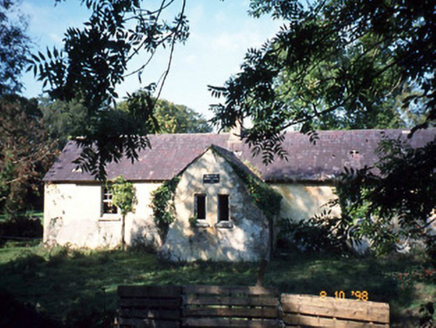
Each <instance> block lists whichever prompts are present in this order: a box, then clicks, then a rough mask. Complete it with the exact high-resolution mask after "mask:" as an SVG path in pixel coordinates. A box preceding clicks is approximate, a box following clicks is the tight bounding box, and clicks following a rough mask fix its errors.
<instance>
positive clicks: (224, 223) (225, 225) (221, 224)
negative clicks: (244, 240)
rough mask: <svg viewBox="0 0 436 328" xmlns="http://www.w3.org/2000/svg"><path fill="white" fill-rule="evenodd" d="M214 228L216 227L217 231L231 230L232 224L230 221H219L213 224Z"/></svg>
mask: <svg viewBox="0 0 436 328" xmlns="http://www.w3.org/2000/svg"><path fill="white" fill-rule="evenodd" d="M215 227H217V228H218V229H233V227H234V224H233V223H232V222H230V221H220V222H218V223H217V224H215Z"/></svg>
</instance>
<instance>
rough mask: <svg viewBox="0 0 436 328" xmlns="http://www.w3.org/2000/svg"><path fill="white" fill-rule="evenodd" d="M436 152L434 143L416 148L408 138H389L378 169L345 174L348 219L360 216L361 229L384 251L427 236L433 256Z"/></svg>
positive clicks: (341, 187) (341, 191)
mask: <svg viewBox="0 0 436 328" xmlns="http://www.w3.org/2000/svg"><path fill="white" fill-rule="evenodd" d="M435 155H436V144H435V143H434V142H431V143H429V144H427V145H426V146H424V147H422V148H412V147H411V146H410V145H409V144H408V143H406V142H405V141H404V140H401V139H394V140H393V139H388V138H385V139H384V140H383V141H382V142H381V143H380V145H379V147H378V156H379V161H378V162H377V163H375V165H374V167H365V168H363V169H361V170H346V171H345V173H344V174H343V175H342V177H341V180H340V181H339V183H338V186H337V191H338V196H339V199H340V201H341V203H340V205H341V209H342V217H343V218H344V220H350V218H352V219H355V220H356V219H359V220H360V223H359V225H357V226H356V228H357V233H358V234H360V235H365V236H368V237H369V238H371V239H372V240H373V246H374V247H375V249H376V250H378V252H379V253H383V252H388V251H391V250H392V249H394V247H395V242H396V241H398V240H399V239H401V238H411V239H420V240H423V241H424V242H425V243H426V244H427V249H428V251H429V255H430V256H431V257H433V255H434V253H433V252H434V247H433V246H432V245H434V243H435V241H434V239H435V237H434V236H432V235H431V233H428V229H429V226H430V225H431V223H432V222H431V220H430V219H429V218H430V217H431V216H432V213H433V210H434V208H436V196H435V194H434V190H435V188H436V178H435V176H434V170H435V168H436V167H435V163H434V158H435ZM394 222H397V225H398V228H397V229H394Z"/></svg>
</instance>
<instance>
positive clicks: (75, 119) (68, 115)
mask: <svg viewBox="0 0 436 328" xmlns="http://www.w3.org/2000/svg"><path fill="white" fill-rule="evenodd" d="M38 103H39V104H38V106H39V108H40V110H41V112H42V115H43V118H44V128H45V130H46V131H47V135H48V137H49V138H50V140H52V141H56V142H57V144H58V147H59V149H62V148H63V147H64V146H65V145H66V143H67V141H68V140H69V138H70V137H71V136H79V135H80V132H81V131H80V130H81V127H82V126H84V125H86V124H87V122H86V108H85V107H84V105H83V104H82V103H81V102H80V101H77V100H76V99H73V100H71V101H69V102H66V101H61V100H55V101H52V100H50V99H48V98H40V99H38Z"/></svg>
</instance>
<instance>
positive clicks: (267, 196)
mask: <svg viewBox="0 0 436 328" xmlns="http://www.w3.org/2000/svg"><path fill="white" fill-rule="evenodd" d="M220 156H221V154H220ZM227 162H228V163H229V164H230V166H231V167H232V168H233V170H234V171H235V173H236V174H237V175H238V176H239V178H241V180H242V182H243V183H244V185H245V188H246V189H247V191H248V193H249V194H250V195H251V197H253V200H254V203H255V204H256V206H257V207H258V208H259V209H260V210H261V211H262V212H263V213H264V214H265V216H266V217H267V219H268V221H269V222H270V224H272V223H273V222H274V218H276V217H277V216H278V215H279V214H280V208H281V201H282V196H281V195H280V193H279V192H277V191H276V190H274V189H273V188H271V187H270V186H268V185H267V184H266V183H265V182H263V181H262V180H261V179H260V178H258V177H257V176H256V175H255V174H254V173H253V174H250V173H248V172H246V171H244V170H242V169H241V168H240V167H238V166H236V165H235V164H234V163H233V162H232V161H229V160H227Z"/></svg>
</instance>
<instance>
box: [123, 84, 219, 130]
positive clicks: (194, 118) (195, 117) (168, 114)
mask: <svg viewBox="0 0 436 328" xmlns="http://www.w3.org/2000/svg"><path fill="white" fill-rule="evenodd" d="M133 95H136V96H137V98H138V99H139V98H140V97H141V96H142V92H141V91H139V92H135V93H134V94H133ZM130 99H132V97H131V98H130ZM153 101H154V102H155V104H154V111H153V121H152V122H149V123H146V124H148V125H150V126H151V127H152V128H149V130H150V132H157V133H207V132H211V131H212V128H211V127H210V126H209V124H208V123H207V121H206V120H205V119H204V118H203V117H202V116H201V115H200V114H198V113H196V112H195V111H193V110H192V109H190V108H188V107H186V106H184V105H177V104H174V103H172V102H169V101H167V100H165V99H157V100H156V99H154V100H153ZM132 106H140V105H139V104H138V103H137V102H132V101H131V100H127V101H124V102H121V103H120V104H118V105H117V107H118V108H119V109H120V110H122V111H127V110H129V107H132Z"/></svg>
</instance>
